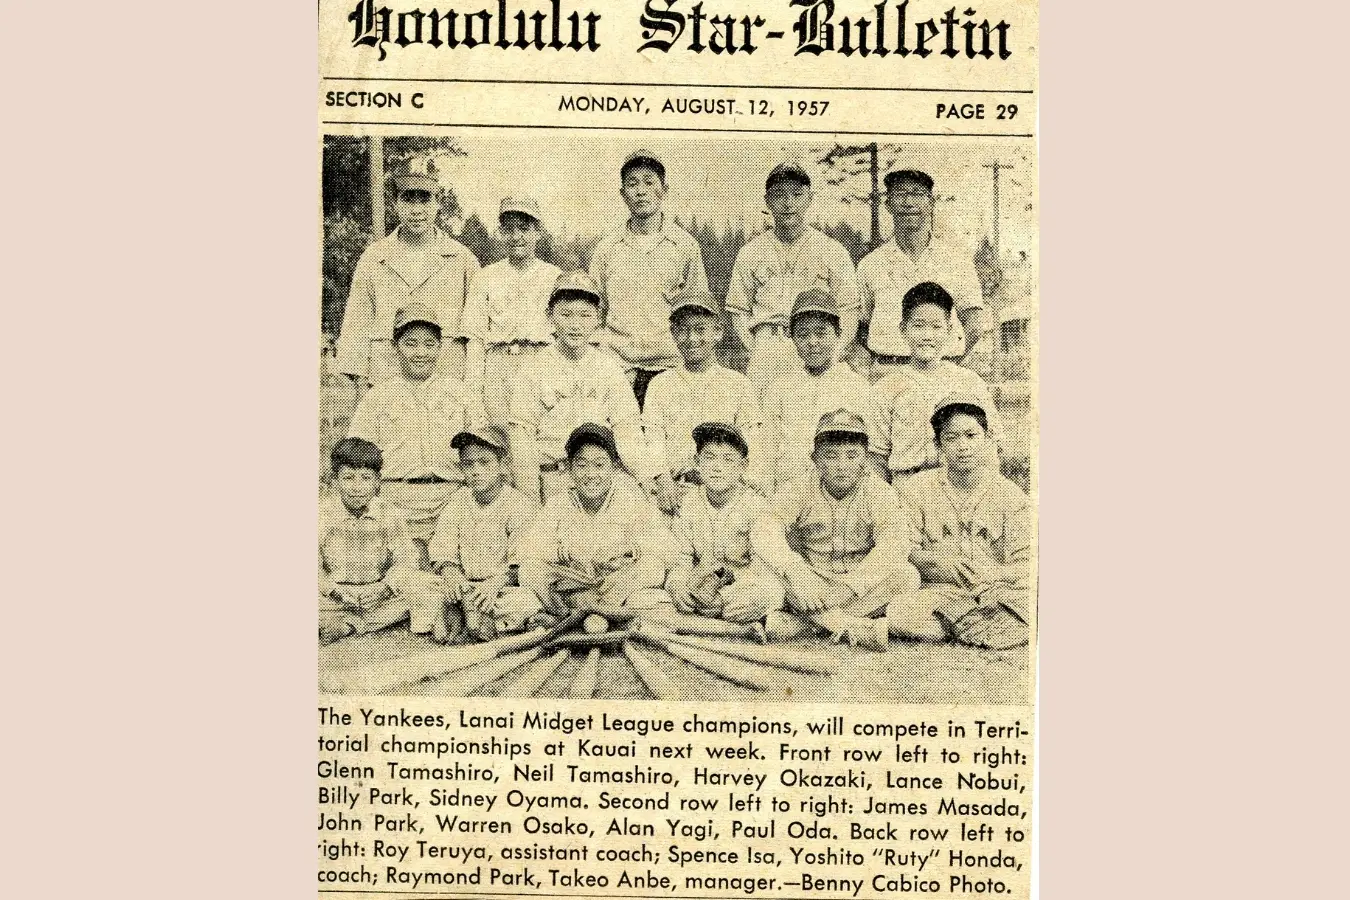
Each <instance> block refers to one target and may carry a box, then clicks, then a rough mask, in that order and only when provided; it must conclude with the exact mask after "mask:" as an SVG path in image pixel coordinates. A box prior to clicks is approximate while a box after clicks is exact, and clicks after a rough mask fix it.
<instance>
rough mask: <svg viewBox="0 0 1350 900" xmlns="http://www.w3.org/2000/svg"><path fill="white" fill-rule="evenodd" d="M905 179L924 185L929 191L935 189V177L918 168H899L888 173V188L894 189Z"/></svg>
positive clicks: (886, 180) (886, 179) (889, 189)
mask: <svg viewBox="0 0 1350 900" xmlns="http://www.w3.org/2000/svg"><path fill="white" fill-rule="evenodd" d="M904 181H908V182H910V183H912V184H920V185H923V186H924V188H926V189H927V190H929V191H931V190H932V189H933V179H932V178H931V177H930V176H929V174H928V173H927V172H920V171H919V170H918V169H897V170H896V171H894V172H887V173H886V178H885V182H886V190H888V191H893V190H895V186H896V185H897V184H900V183H901V182H904Z"/></svg>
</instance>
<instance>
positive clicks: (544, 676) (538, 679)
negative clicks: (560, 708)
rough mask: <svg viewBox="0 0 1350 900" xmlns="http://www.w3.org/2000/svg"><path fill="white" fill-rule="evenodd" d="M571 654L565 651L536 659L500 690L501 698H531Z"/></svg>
mask: <svg viewBox="0 0 1350 900" xmlns="http://www.w3.org/2000/svg"><path fill="white" fill-rule="evenodd" d="M571 655H572V654H571V653H570V652H569V651H567V650H559V651H558V652H557V653H555V654H553V655H552V656H546V657H543V658H541V659H538V660H536V661H534V662H533V663H531V664H530V665H528V666H526V667H525V669H524V670H523V671H522V672H521V673H520V677H518V678H517V679H516V680H515V681H513V682H511V683H510V684H508V685H507V686H506V687H505V688H503V689H502V692H501V694H499V695H498V696H501V697H533V696H534V692H535V691H537V690H539V689H540V688H541V687H543V686H544V682H545V681H548V680H549V678H550V677H552V675H553V673H554V672H556V671H558V667H559V666H561V665H562V664H563V660H565V659H567V657H569V656H571Z"/></svg>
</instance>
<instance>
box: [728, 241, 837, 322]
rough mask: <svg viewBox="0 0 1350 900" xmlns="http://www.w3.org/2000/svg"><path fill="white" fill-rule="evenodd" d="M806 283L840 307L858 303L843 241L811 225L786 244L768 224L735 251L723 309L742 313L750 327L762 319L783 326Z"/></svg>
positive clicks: (805, 288)
mask: <svg viewBox="0 0 1350 900" xmlns="http://www.w3.org/2000/svg"><path fill="white" fill-rule="evenodd" d="M811 288H820V289H822V290H824V291H825V292H826V293H828V294H830V295H832V296H833V297H834V299H835V302H836V303H838V304H839V310H840V312H848V311H849V310H854V309H858V308H860V307H861V306H862V300H861V298H860V295H859V292H858V279H857V272H856V271H855V270H854V267H853V258H852V257H850V256H849V255H848V251H847V250H845V249H844V245H843V244H841V243H839V242H838V241H836V240H835V239H834V238H832V237H830V236H829V235H827V234H824V233H822V232H820V231H818V230H817V229H815V228H807V229H806V231H805V232H803V234H802V236H801V237H800V238H798V239H797V241H796V242H795V243H793V244H785V243H783V242H782V241H781V240H779V239H778V235H777V233H776V232H774V231H773V229H770V230H768V231H765V232H762V233H760V234H757V235H755V236H754V237H753V238H751V239H750V240H749V241H747V242H746V244H745V246H744V247H742V248H741V250H740V252H739V253H737V254H736V263H735V265H733V266H732V269H731V283H730V285H729V286H728V287H727V309H729V310H732V311H733V312H739V313H743V314H745V315H746V316H747V317H748V320H749V325H750V328H751V329H753V328H754V327H755V326H757V325H763V324H766V323H774V324H778V325H782V326H784V327H786V326H787V324H788V319H789V317H790V315H791V313H792V304H793V301H795V300H796V299H797V295H798V294H800V293H801V292H802V291H806V290H810V289H811ZM846 337H847V336H846Z"/></svg>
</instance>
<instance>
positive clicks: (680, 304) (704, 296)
mask: <svg viewBox="0 0 1350 900" xmlns="http://www.w3.org/2000/svg"><path fill="white" fill-rule="evenodd" d="M723 308H724V304H723V303H722V301H721V300H718V299H717V298H716V297H714V296H713V295H712V294H710V293H708V292H707V291H685V292H683V293H681V294H680V295H679V296H677V297H676V298H675V299H674V300H672V301H670V317H671V318H672V319H674V318H675V316H676V315H677V314H678V313H679V312H680V311H681V310H686V309H701V310H703V311H704V312H706V313H711V314H712V315H714V316H721V315H722V310H723Z"/></svg>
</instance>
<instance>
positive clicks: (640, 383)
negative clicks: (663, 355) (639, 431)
mask: <svg viewBox="0 0 1350 900" xmlns="http://www.w3.org/2000/svg"><path fill="white" fill-rule="evenodd" d="M663 371H665V370H664V369H637V368H634V369H629V370H628V377H629V378H630V379H631V380H632V382H633V396H634V397H637V402H638V411H639V412H640V411H642V410H643V409H644V408H646V406H647V388H648V387H649V386H650V385H651V383H652V379H653V378H655V377H656V376H657V375H660V374H661V373H662V372H663Z"/></svg>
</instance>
